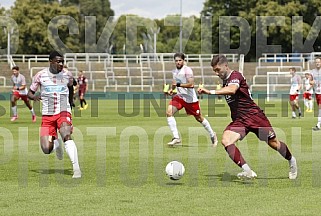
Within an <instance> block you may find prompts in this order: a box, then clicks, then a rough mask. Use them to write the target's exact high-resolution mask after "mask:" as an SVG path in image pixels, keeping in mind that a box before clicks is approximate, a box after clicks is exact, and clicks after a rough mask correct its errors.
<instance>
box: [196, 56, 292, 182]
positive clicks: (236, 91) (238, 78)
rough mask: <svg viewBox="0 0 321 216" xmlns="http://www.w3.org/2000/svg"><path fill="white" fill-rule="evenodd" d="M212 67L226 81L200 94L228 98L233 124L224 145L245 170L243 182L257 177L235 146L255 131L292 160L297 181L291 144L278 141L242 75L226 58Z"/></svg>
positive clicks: (225, 134) (224, 135) (226, 134)
mask: <svg viewBox="0 0 321 216" xmlns="http://www.w3.org/2000/svg"><path fill="white" fill-rule="evenodd" d="M211 66H212V68H213V71H214V74H215V75H217V76H218V77H219V78H221V79H222V80H223V88H221V89H220V90H216V91H215V90H211V91H210V90H207V89H205V88H199V89H198V93H206V94H214V95H225V99H226V102H227V103H228V105H229V107H230V111H231V118H232V122H231V123H230V124H229V125H228V126H227V127H226V128H225V130H224V132H223V136H222V144H223V146H224V147H225V150H226V152H227V153H228V155H229V156H230V158H231V159H232V160H233V161H234V163H235V164H237V165H238V166H239V167H241V168H242V169H243V171H242V172H241V173H239V174H238V175H237V177H238V178H240V179H252V178H255V177H257V175H256V173H255V172H254V171H253V170H252V169H251V168H250V166H249V165H248V164H247V162H246V161H245V160H244V158H243V156H242V154H241V152H240V151H239V149H238V148H237V147H236V145H235V144H236V142H237V141H238V140H242V139H243V138H244V137H245V136H246V135H247V134H248V133H249V132H253V133H255V135H256V136H257V137H258V138H259V139H260V140H262V141H265V142H266V143H267V144H268V145H269V146H270V147H271V148H273V149H274V150H277V151H278V152H279V153H280V154H281V155H282V157H284V158H285V159H286V160H288V162H289V167H290V172H289V178H290V179H296V177H297V164H296V159H295V158H294V157H293V156H292V154H291V152H290V150H289V149H288V147H287V145H286V144H285V143H284V142H282V141H279V140H278V139H277V137H276V134H275V132H274V130H273V128H272V126H271V124H270V121H269V120H268V118H267V117H266V116H265V114H264V113H263V111H262V110H261V109H260V107H258V106H257V105H256V104H255V102H254V101H253V99H252V97H251V93H250V91H249V87H248V85H247V83H246V79H245V78H244V76H243V75H242V73H240V72H238V71H234V70H231V69H230V68H229V66H228V60H227V58H226V57H225V56H224V55H216V56H214V57H213V59H212V61H211Z"/></svg>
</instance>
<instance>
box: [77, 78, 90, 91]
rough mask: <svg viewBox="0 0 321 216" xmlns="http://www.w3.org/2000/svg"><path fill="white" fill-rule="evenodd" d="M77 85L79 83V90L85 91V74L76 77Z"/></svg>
mask: <svg viewBox="0 0 321 216" xmlns="http://www.w3.org/2000/svg"><path fill="white" fill-rule="evenodd" d="M77 82H78V85H79V90H81V91H85V90H86V86H87V82H88V80H87V78H86V77H85V76H80V77H78V80H77Z"/></svg>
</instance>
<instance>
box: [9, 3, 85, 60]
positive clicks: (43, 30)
mask: <svg viewBox="0 0 321 216" xmlns="http://www.w3.org/2000/svg"><path fill="white" fill-rule="evenodd" d="M10 13H11V17H12V18H13V19H14V20H15V21H16V23H17V24H18V26H19V29H15V31H19V48H18V53H31V54H47V53H48V52H49V51H50V50H52V49H53V44H52V41H51V42H50V41H49V39H48V35H49V36H50V32H48V30H50V25H49V24H50V22H51V20H52V19H54V18H55V17H57V16H59V15H64V14H67V15H68V16H70V17H73V18H75V19H76V20H78V11H77V8H76V7H73V6H70V7H61V6H60V5H59V3H58V1H55V2H52V3H50V4H47V3H45V2H44V1H42V0H16V2H15V5H14V6H13V7H12V9H11V11H10ZM51 28H52V25H51ZM58 30H59V31H58V35H51V36H52V37H53V38H56V39H57V38H58V39H59V38H61V41H62V42H63V43H64V44H65V45H66V47H68V48H69V49H70V50H73V51H75V52H77V51H78V45H79V44H78V41H79V40H78V39H77V38H74V37H73V36H71V35H69V29H67V28H66V26H62V27H59V29H58ZM59 40H60V39H59Z"/></svg>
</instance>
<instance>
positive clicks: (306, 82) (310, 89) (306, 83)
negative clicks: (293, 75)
mask: <svg viewBox="0 0 321 216" xmlns="http://www.w3.org/2000/svg"><path fill="white" fill-rule="evenodd" d="M303 83H304V90H305V91H306V92H309V93H310V94H313V86H311V84H310V79H309V78H306V77H304V79H303Z"/></svg>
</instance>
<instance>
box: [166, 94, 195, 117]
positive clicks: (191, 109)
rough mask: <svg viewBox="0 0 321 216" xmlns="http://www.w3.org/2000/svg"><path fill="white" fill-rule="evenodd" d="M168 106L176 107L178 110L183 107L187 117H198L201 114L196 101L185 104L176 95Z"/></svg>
mask: <svg viewBox="0 0 321 216" xmlns="http://www.w3.org/2000/svg"><path fill="white" fill-rule="evenodd" d="M169 104H170V105H172V106H174V107H176V108H177V109H178V110H181V109H182V108H183V107H184V108H185V111H186V113H187V114H189V115H193V116H199V115H200V114H201V109H200V105H199V102H198V101H197V102H195V103H186V102H185V101H184V100H183V99H182V98H180V97H179V96H177V95H176V96H174V97H173V99H172V100H171V101H170V102H169Z"/></svg>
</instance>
